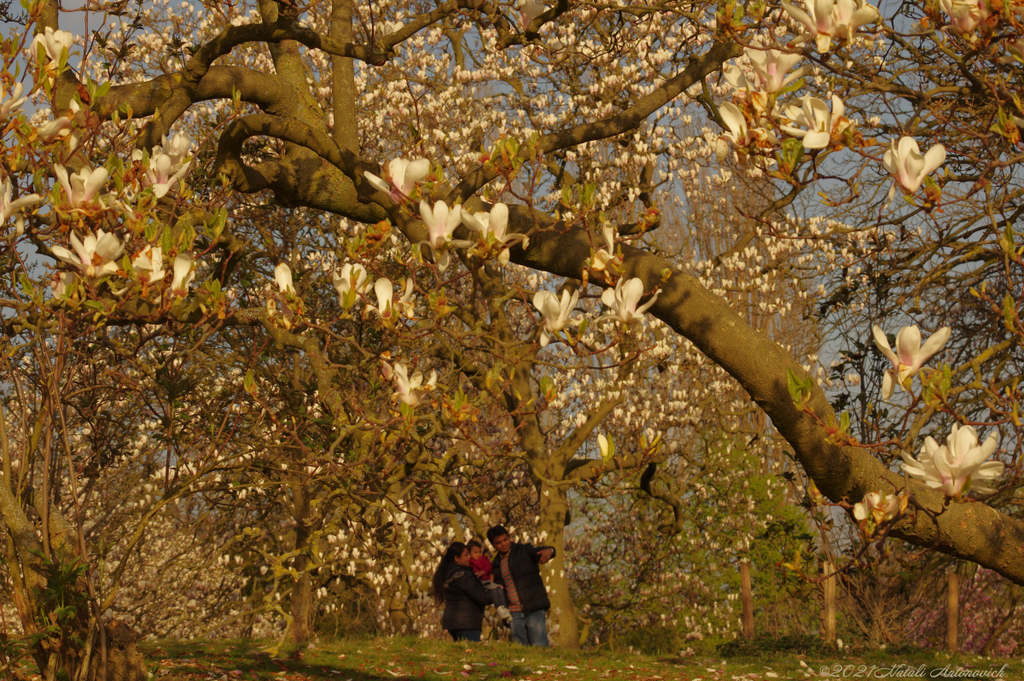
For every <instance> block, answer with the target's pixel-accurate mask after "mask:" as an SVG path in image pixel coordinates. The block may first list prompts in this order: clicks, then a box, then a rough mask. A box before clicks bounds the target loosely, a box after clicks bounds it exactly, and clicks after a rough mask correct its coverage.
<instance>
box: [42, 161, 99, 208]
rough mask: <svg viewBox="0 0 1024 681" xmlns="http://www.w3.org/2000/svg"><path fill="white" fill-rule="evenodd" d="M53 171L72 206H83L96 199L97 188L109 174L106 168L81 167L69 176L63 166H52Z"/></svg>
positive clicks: (97, 197)
mask: <svg viewBox="0 0 1024 681" xmlns="http://www.w3.org/2000/svg"><path fill="white" fill-rule="evenodd" d="M53 172H54V174H56V175H57V179H58V180H60V184H61V186H62V187H64V195H65V196H66V197H67V202H68V203H69V204H70V205H71V207H72V208H84V207H85V206H88V205H89V204H91V203H92V202H93V201H95V200H98V199H99V196H98V194H99V190H100V188H101V187H102V186H103V183H104V182H106V181H107V177H108V176H109V173H108V172H107V169H106V168H96V169H95V170H93V169H92V168H82V169H81V170H79V171H78V172H77V173H75V174H74V175H72V176H71V177H70V178H69V177H68V171H67V170H66V169H65V168H64V166H54V167H53ZM100 205H102V201H100Z"/></svg>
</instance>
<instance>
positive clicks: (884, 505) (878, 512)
mask: <svg viewBox="0 0 1024 681" xmlns="http://www.w3.org/2000/svg"><path fill="white" fill-rule="evenodd" d="M908 501H909V497H907V495H906V494H889V495H887V494H886V493H885V492H868V493H867V494H865V495H864V499H863V500H861V501H860V502H858V503H856V504H854V505H853V517H854V518H856V519H857V520H861V521H865V520H866V521H868V522H867V525H868V526H869V528H871V527H873V526H874V525H881V524H882V523H884V522H885V521H886V520H892V519H893V518H895V517H896V516H898V515H900V514H902V513H903V511H905V510H906V508H907V502H908Z"/></svg>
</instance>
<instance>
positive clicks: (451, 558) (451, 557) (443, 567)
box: [433, 541, 466, 605]
mask: <svg viewBox="0 0 1024 681" xmlns="http://www.w3.org/2000/svg"><path fill="white" fill-rule="evenodd" d="M465 550H466V545H465V544H463V543H462V542H460V541H454V542H452V543H451V544H449V545H448V548H447V549H445V552H444V555H443V556H441V564H440V565H438V566H437V571H436V572H435V573H434V580H433V583H434V602H435V603H437V604H438V605H441V604H442V603H444V578H445V577H446V576H448V566H449V565H452V564H453V563H455V559H456V558H458V557H459V556H461V555H462V554H463V552H464V551H465Z"/></svg>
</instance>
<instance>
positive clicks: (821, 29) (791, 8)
mask: <svg viewBox="0 0 1024 681" xmlns="http://www.w3.org/2000/svg"><path fill="white" fill-rule="evenodd" d="M782 7H783V8H784V9H785V10H786V13H787V14H789V16H790V17H792V19H793V20H794V21H796V22H798V23H800V24H802V25H803V27H804V28H805V29H806V30H807V31H808V34H806V35H805V36H803V37H802V40H811V39H813V40H814V41H815V44H816V45H817V47H818V51H819V52H822V53H824V52H828V51H829V50H830V49H831V48H832V41H833V40H835V41H837V42H842V41H849V40H852V39H853V36H854V34H855V33H856V32H857V29H858V28H860V27H861V26H864V25H865V24H870V23H874V22H876V21H878V19H879V17H880V16H881V15H879V13H878V10H877V9H876V8H874V7H872V6H871V5H869V4H867V3H866V2H865V0H835V2H833V0H808V2H807V11H806V12H805V11H804V10H802V9H800V8H799V7H796V6H795V5H791V4H790V3H788V2H783V3H782ZM801 42H802V41H801Z"/></svg>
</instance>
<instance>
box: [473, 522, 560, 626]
mask: <svg viewBox="0 0 1024 681" xmlns="http://www.w3.org/2000/svg"><path fill="white" fill-rule="evenodd" d="M487 539H488V540H489V541H490V542H491V545H492V546H493V547H494V548H495V550H496V551H497V552H498V555H497V556H496V557H495V559H494V581H495V582H496V583H498V584H501V585H502V586H503V587H504V588H505V600H506V601H508V609H509V610H510V611H511V612H512V638H513V640H515V642H516V643H522V644H523V645H524V646H546V645H547V644H548V626H547V611H548V610H549V609H550V608H551V601H549V600H548V592H547V589H545V588H544V581H543V580H542V579H541V578H540V567H539V566H541V565H543V564H544V563H546V562H548V561H549V560H551V559H552V558H554V557H555V549H554V547H551V546H533V545H531V544H513V543H512V540H511V539H510V538H509V536H508V530H506V529H505V528H504V527H502V526H501V525H495V526H494V527H492V528H491V529H489V530H487Z"/></svg>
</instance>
